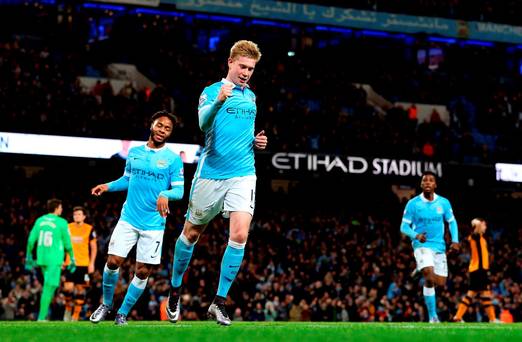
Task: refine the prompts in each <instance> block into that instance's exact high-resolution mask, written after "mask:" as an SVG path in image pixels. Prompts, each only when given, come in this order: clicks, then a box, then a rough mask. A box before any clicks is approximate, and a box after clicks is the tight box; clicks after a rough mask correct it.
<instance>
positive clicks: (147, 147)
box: [143, 144, 167, 152]
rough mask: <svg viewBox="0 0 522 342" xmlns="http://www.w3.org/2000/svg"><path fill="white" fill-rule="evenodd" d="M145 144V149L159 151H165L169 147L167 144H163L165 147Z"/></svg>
mask: <svg viewBox="0 0 522 342" xmlns="http://www.w3.org/2000/svg"><path fill="white" fill-rule="evenodd" d="M143 146H145V151H152V152H159V151H163V150H164V149H165V148H166V147H167V144H165V145H163V147H160V148H151V147H149V146H148V145H147V144H145V145H143Z"/></svg>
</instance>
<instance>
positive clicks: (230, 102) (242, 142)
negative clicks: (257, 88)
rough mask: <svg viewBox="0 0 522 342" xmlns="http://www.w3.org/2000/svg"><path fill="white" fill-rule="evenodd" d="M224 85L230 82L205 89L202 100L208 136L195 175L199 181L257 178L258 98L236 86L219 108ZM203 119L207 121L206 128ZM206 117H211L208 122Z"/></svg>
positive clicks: (202, 111)
mask: <svg viewBox="0 0 522 342" xmlns="http://www.w3.org/2000/svg"><path fill="white" fill-rule="evenodd" d="M225 83H231V82H229V81H227V80H225V79H222V80H221V81H220V82H216V83H214V84H212V85H211V86H208V87H206V88H205V89H204V90H203V92H202V94H201V96H200V100H199V106H198V114H199V116H200V127H201V129H202V130H203V131H204V132H205V147H204V149H203V151H202V153H201V158H200V160H199V163H198V167H197V170H196V174H195V176H196V177H199V178H205V179H228V178H232V177H240V176H249V175H255V172H256V171H255V165H254V139H255V137H254V123H255V119H256V113H257V107H256V96H255V94H254V92H253V91H252V90H250V88H248V87H244V88H242V87H240V86H237V85H236V86H235V87H234V88H233V90H232V96H230V97H229V98H227V99H226V101H225V102H224V103H223V104H220V103H219V101H217V96H218V94H219V90H220V89H221V86H222V85H223V84H225ZM214 112H215V113H214ZM209 113H212V114H209ZM202 117H205V124H203V125H202V124H201V122H202ZM207 117H210V119H209V120H208V122H207V119H206V118H207Z"/></svg>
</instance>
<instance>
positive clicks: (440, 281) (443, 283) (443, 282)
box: [435, 277, 446, 286]
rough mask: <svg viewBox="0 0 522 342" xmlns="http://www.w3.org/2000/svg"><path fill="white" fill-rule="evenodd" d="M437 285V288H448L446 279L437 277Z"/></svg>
mask: <svg viewBox="0 0 522 342" xmlns="http://www.w3.org/2000/svg"><path fill="white" fill-rule="evenodd" d="M435 284H436V285H437V286H446V278H442V277H437V279H435Z"/></svg>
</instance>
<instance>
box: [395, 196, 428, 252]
mask: <svg viewBox="0 0 522 342" xmlns="http://www.w3.org/2000/svg"><path fill="white" fill-rule="evenodd" d="M413 215H414V208H413V204H412V201H408V203H407V204H406V208H405V209H404V213H403V215H402V222H401V233H403V234H404V235H406V236H407V237H409V238H410V239H411V240H412V241H413V240H419V241H420V242H426V235H425V234H417V233H416V232H415V231H414V230H413V229H412V228H411V225H412V223H413Z"/></svg>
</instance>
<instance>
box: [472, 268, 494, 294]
mask: <svg viewBox="0 0 522 342" xmlns="http://www.w3.org/2000/svg"><path fill="white" fill-rule="evenodd" d="M489 285H490V283H489V276H488V272H487V271H484V270H477V271H474V272H470V273H469V289H470V290H471V291H477V292H478V291H487V290H489Z"/></svg>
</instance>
